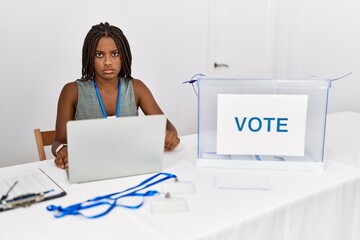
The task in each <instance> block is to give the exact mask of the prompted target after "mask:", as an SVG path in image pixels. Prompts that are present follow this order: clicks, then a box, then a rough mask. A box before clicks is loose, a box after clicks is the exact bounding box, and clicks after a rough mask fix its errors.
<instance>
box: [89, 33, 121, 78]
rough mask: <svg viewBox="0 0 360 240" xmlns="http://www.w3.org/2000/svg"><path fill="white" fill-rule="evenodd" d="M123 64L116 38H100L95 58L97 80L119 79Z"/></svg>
mask: <svg viewBox="0 0 360 240" xmlns="http://www.w3.org/2000/svg"><path fill="white" fill-rule="evenodd" d="M121 65H122V63H121V59H120V52H119V49H118V48H117V46H116V44H115V41H114V39H112V38H111V37H102V38H100V40H99V43H98V45H97V47H96V50H95V60H94V70H95V78H96V80H114V79H116V80H117V79H118V75H119V73H120V70H121Z"/></svg>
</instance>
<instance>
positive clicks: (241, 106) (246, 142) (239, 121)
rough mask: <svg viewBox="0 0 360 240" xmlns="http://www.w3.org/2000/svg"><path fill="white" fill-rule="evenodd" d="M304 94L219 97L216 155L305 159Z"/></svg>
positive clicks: (230, 95) (231, 95) (306, 98)
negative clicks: (273, 156) (277, 156)
mask: <svg viewBox="0 0 360 240" xmlns="http://www.w3.org/2000/svg"><path fill="white" fill-rule="evenodd" d="M307 103H308V96H307V95H276V94H218V100H217V141H216V153H217V154H231V155H284V156H304V152H305V130H306V115H307V114H306V113H307Z"/></svg>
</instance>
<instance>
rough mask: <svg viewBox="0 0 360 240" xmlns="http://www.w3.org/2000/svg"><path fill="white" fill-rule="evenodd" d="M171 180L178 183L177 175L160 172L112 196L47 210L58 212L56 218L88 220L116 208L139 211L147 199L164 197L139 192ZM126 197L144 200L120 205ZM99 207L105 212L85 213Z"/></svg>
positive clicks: (51, 207) (151, 192)
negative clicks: (65, 217) (69, 216)
mask: <svg viewBox="0 0 360 240" xmlns="http://www.w3.org/2000/svg"><path fill="white" fill-rule="evenodd" d="M171 178H174V179H175V181H177V177H176V175H174V174H171V173H163V172H160V173H157V174H155V175H153V176H152V177H150V178H148V179H146V180H144V181H142V182H141V183H140V184H138V185H136V186H134V187H131V188H128V189H126V190H124V191H121V192H116V193H111V194H108V195H104V196H98V197H95V198H92V199H89V200H87V201H85V202H82V203H76V204H73V205H70V206H68V207H64V208H63V207H61V206H55V205H49V206H47V208H46V209H47V210H48V211H50V212H55V211H56V213H55V214H54V216H55V217H56V218H61V217H64V216H67V215H81V216H84V217H86V218H98V217H102V216H105V215H106V214H108V213H109V212H110V211H111V210H112V209H114V208H115V207H124V208H129V209H137V208H140V207H141V206H142V205H143V204H144V201H145V197H151V196H154V195H157V194H160V195H162V194H161V193H160V192H159V191H155V190H148V191H146V192H139V191H141V190H144V189H146V188H148V187H151V186H153V185H155V184H158V183H160V182H163V181H165V180H168V179H171ZM165 196H166V197H169V195H168V194H166V195H165ZM125 197H142V199H141V202H140V203H138V204H134V205H125V204H119V203H118V200H119V199H121V198H125ZM99 206H103V207H105V210H104V211H103V212H100V213H97V214H93V215H87V214H85V213H83V212H84V210H87V209H90V208H94V207H99Z"/></svg>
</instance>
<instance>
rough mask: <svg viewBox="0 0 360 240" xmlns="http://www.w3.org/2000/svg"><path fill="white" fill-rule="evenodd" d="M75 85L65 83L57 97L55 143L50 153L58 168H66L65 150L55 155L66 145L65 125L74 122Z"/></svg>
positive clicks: (64, 148) (73, 83)
mask: <svg viewBox="0 0 360 240" xmlns="http://www.w3.org/2000/svg"><path fill="white" fill-rule="evenodd" d="M77 97H78V96H77V85H76V83H75V82H71V83H67V84H66V85H65V86H64V87H63V89H62V91H61V93H60V97H59V101H58V107H57V116H56V126H55V131H56V134H55V141H54V143H53V145H52V148H51V150H52V153H53V155H54V156H55V157H56V158H55V164H56V166H58V167H60V168H67V166H68V159H67V148H66V147H63V148H61V149H60V150H59V151H58V152H57V153H56V150H57V149H58V148H59V146H60V145H61V144H66V143H67V139H66V123H67V122H68V121H70V120H74V116H75V111H76V105H77Z"/></svg>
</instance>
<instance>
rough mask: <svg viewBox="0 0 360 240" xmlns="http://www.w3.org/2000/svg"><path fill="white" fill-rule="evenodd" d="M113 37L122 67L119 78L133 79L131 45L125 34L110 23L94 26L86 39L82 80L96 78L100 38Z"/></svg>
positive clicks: (83, 51) (83, 52)
mask: <svg viewBox="0 0 360 240" xmlns="http://www.w3.org/2000/svg"><path fill="white" fill-rule="evenodd" d="M102 37H111V38H112V39H113V40H114V41H115V44H116V46H117V48H118V50H119V53H120V58H121V61H122V67H121V70H120V73H119V77H125V78H127V79H132V77H131V60H132V57H131V51H130V46H129V43H128V41H127V39H126V37H125V35H124V34H123V32H122V31H121V30H120V29H119V28H118V27H115V26H112V25H110V24H109V23H107V22H105V23H100V24H98V25H94V26H92V28H91V29H90V31H89V32H88V34H87V35H86V37H85V40H84V45H83V49H82V79H84V80H89V79H92V78H94V75H95V73H94V58H95V52H96V47H97V45H98V42H99V40H100V38H102Z"/></svg>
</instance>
